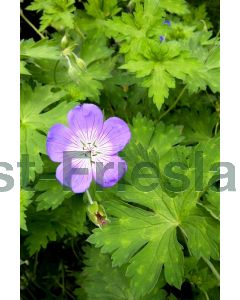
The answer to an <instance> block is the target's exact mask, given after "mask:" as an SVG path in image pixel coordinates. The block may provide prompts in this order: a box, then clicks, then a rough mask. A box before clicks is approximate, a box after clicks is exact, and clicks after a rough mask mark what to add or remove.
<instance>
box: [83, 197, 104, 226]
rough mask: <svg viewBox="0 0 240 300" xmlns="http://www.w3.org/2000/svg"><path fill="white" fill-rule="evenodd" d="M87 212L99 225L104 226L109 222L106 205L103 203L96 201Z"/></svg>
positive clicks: (91, 219)
mask: <svg viewBox="0 0 240 300" xmlns="http://www.w3.org/2000/svg"><path fill="white" fill-rule="evenodd" d="M87 214H88V217H89V219H90V221H92V222H93V223H94V224H95V225H97V226H99V227H102V226H103V225H105V224H107V223H108V219H107V214H106V212H105V209H104V207H103V206H102V205H101V204H98V203H97V202H96V201H94V202H93V203H92V204H90V205H89V206H88V207H87Z"/></svg>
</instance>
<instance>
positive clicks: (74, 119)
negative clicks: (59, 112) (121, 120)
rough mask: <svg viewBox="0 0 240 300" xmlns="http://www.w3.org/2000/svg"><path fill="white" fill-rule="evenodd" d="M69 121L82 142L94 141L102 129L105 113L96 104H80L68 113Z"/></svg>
mask: <svg viewBox="0 0 240 300" xmlns="http://www.w3.org/2000/svg"><path fill="white" fill-rule="evenodd" d="M68 123H69V127H70V128H71V129H72V131H73V132H74V133H75V134H76V135H77V136H79V137H80V139H81V141H82V142H84V143H89V142H94V141H95V140H96V138H97V137H98V135H99V134H100V133H101V131H102V127H103V114H102V111H101V110H100V108H99V107H97V106H96V105H94V104H82V105H78V106H76V107H75V108H74V109H72V110H71V111H70V112H69V113H68Z"/></svg>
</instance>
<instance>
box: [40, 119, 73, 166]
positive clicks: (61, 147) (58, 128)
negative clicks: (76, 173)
mask: <svg viewBox="0 0 240 300" xmlns="http://www.w3.org/2000/svg"><path fill="white" fill-rule="evenodd" d="M71 145H74V135H73V133H72V131H71V130H70V129H69V128H67V127H65V126H64V125H62V124H56V125H54V126H53V127H52V128H51V129H50V130H49V132H48V135H47V142H46V148H47V154H48V156H49V157H50V159H51V160H52V161H55V162H62V161H63V152H64V151H65V150H66V149H67V148H69V147H71Z"/></svg>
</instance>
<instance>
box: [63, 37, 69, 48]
mask: <svg viewBox="0 0 240 300" xmlns="http://www.w3.org/2000/svg"><path fill="white" fill-rule="evenodd" d="M68 42H69V41H68V38H67V35H66V34H65V35H64V36H63V37H62V39H61V47H62V49H65V48H66V47H67V46H68Z"/></svg>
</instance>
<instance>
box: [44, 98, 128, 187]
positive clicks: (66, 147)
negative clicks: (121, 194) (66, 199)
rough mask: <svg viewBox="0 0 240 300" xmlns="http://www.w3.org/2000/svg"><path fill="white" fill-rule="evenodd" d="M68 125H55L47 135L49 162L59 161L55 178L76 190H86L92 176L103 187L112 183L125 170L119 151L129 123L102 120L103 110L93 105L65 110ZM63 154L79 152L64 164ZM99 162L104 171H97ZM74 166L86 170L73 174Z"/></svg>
mask: <svg viewBox="0 0 240 300" xmlns="http://www.w3.org/2000/svg"><path fill="white" fill-rule="evenodd" d="M68 125H69V126H68V127H66V126H64V125H62V124H56V125H54V126H53V127H52V128H51V129H50V130H49V132H48V135H47V144H46V147H47V154H48V156H49V157H50V159H51V160H52V161H54V162H60V165H59V166H58V167H57V170H56V177H57V179H58V181H59V182H60V183H61V184H62V185H66V186H68V187H70V188H71V189H72V191H73V192H75V193H83V192H85V191H86V190H87V189H88V188H89V186H90V184H91V182H92V180H93V179H94V180H95V181H96V182H97V183H98V184H99V185H101V186H102V187H111V186H113V185H115V184H116V183H117V182H118V181H119V180H120V179H121V178H122V176H123V175H124V174H125V172H126V170H127V164H126V162H125V161H124V160H123V159H122V158H121V157H119V156H118V152H120V151H121V150H123V148H124V147H125V146H126V144H127V143H128V142H129V140H130V138H131V133H130V130H129V127H128V125H127V124H126V123H125V122H124V121H123V120H122V119H120V118H117V117H111V118H109V119H107V120H106V121H104V120H103V114H102V111H101V110H100V109H99V108H98V107H97V106H96V105H94V104H82V105H79V106H76V107H75V108H74V109H72V110H71V111H70V112H69V113H68ZM65 153H70V154H71V153H79V156H74V158H72V159H71V163H68V164H67V165H66V162H64V154H65ZM82 154H84V155H82ZM108 163H110V165H109V166H108V167H107V166H106V165H107V164H108ZM99 165H101V166H102V169H101V170H103V168H105V170H104V172H103V173H102V172H99V170H98V167H99ZM73 169H78V170H79V171H84V170H85V171H86V172H84V174H76V173H75V174H73V172H72V171H73Z"/></svg>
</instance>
